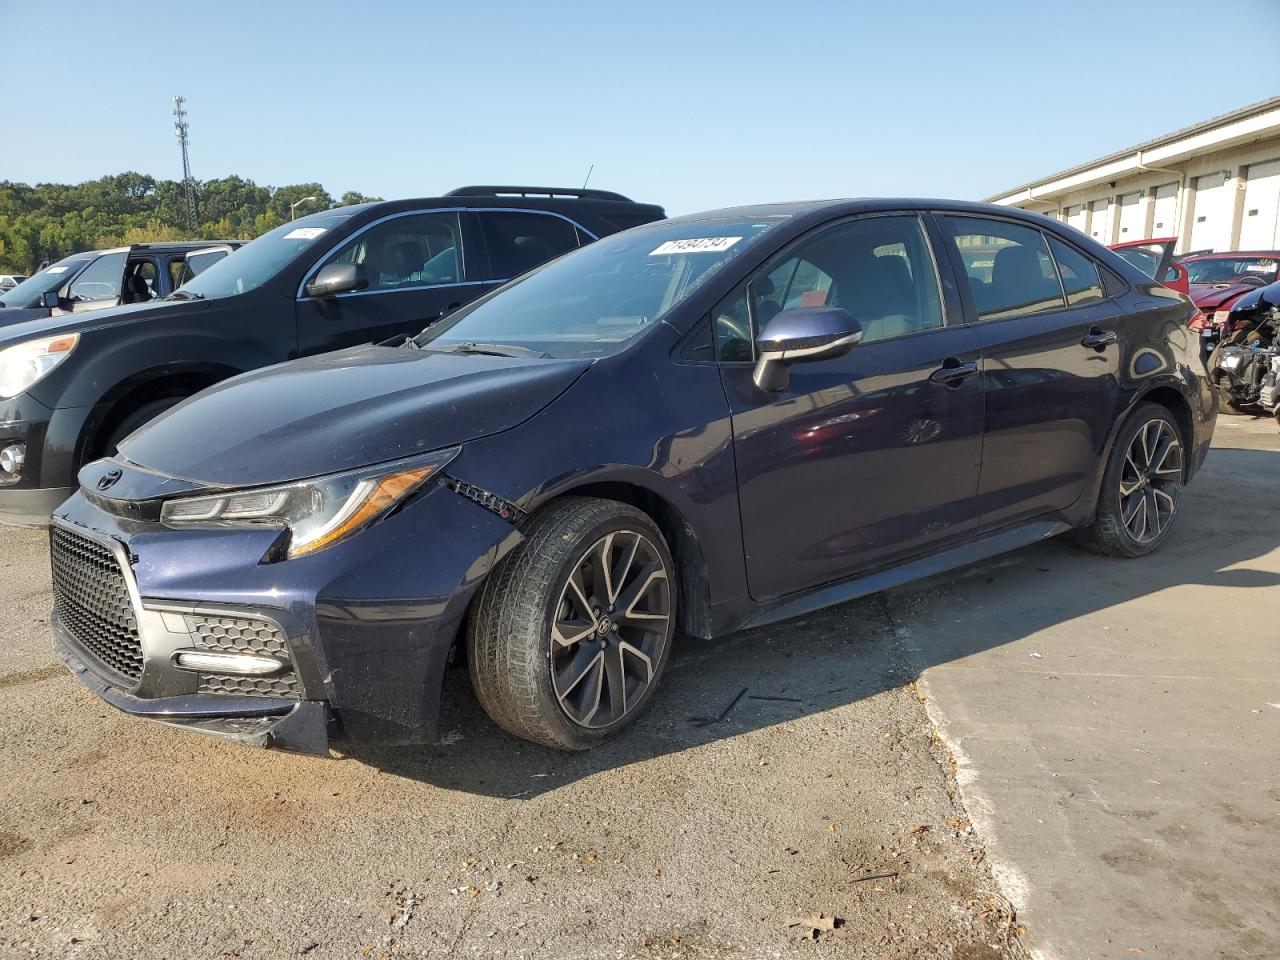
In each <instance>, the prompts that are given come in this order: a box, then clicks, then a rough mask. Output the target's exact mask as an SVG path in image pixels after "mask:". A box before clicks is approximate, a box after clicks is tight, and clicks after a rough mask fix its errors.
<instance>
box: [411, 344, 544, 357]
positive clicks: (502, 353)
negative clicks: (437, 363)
mask: <svg viewBox="0 0 1280 960" xmlns="http://www.w3.org/2000/svg"><path fill="white" fill-rule="evenodd" d="M419 349H422V350H435V351H436V352H438V353H474V354H482V355H483V356H486V357H534V358H536V359H538V360H545V359H547V358H548V357H550V356H551V354H549V353H542V352H541V351H538V350H530V349H529V348H528V347H521V346H517V345H516V344H514V343H472V342H467V343H441V344H436V343H432V342H430V341H428V342H427V343H426V344H419Z"/></svg>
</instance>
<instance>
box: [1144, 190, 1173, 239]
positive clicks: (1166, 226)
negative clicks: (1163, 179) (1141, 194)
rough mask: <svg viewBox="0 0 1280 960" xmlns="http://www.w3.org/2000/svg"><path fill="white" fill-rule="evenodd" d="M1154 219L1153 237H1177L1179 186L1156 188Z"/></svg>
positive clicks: (1152, 225)
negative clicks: (1176, 218)
mask: <svg viewBox="0 0 1280 960" xmlns="http://www.w3.org/2000/svg"><path fill="white" fill-rule="evenodd" d="M1152 214H1153V217H1152V219H1151V236H1153V237H1176V236H1177V235H1178V224H1177V223H1176V222H1175V220H1174V218H1175V217H1176V216H1177V215H1178V185H1177V184H1176V183H1166V184H1165V185H1164V186H1163V187H1156V198H1155V204H1154V209H1153V210H1152Z"/></svg>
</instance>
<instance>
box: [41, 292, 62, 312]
mask: <svg viewBox="0 0 1280 960" xmlns="http://www.w3.org/2000/svg"><path fill="white" fill-rule="evenodd" d="M40 306H42V307H47V308H48V309H50V310H56V309H58V307H60V306H62V298H61V297H60V296H58V291H57V290H46V291H45V292H44V293H42V294H40Z"/></svg>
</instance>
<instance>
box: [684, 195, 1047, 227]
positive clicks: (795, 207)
mask: <svg viewBox="0 0 1280 960" xmlns="http://www.w3.org/2000/svg"><path fill="white" fill-rule="evenodd" d="M882 210H941V211H943V212H947V213H973V214H985V215H987V216H993V217H1005V218H1008V219H1015V220H1031V221H1033V222H1041V223H1043V222H1048V223H1058V221H1056V220H1051V219H1049V218H1048V217H1045V216H1043V215H1042V214H1039V213H1035V212H1034V211H1030V210H1021V209H1019V208H1017V207H1004V206H997V205H995V204H992V203H975V202H972V201H968V200H944V199H939V198H929V197H851V198H848V199H834V200H795V201H789V202H784V203H764V204H752V205H749V206H743V207H724V208H722V209H719V210H706V211H703V212H700V213H689V214H681V215H680V216H676V217H671V218H670V219H669V220H668V221H667V222H668V223H670V222H671V221H672V220H674V221H676V222H680V221H696V220H709V219H717V218H721V217H742V218H750V217H767V216H775V217H776V216H785V217H799V216H807V215H810V214H817V215H823V216H831V215H833V214H834V215H836V216H839V215H841V214H846V213H847V214H855V213H876V212H879V211H882Z"/></svg>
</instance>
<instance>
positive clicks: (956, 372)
mask: <svg viewBox="0 0 1280 960" xmlns="http://www.w3.org/2000/svg"><path fill="white" fill-rule="evenodd" d="M977 372H978V365H977V364H976V363H974V362H973V361H970V362H968V363H961V362H960V361H959V360H957V359H956V358H955V357H947V359H945V360H943V361H942V366H941V367H939V368H938V369H937V370H935V371H933V373H931V374H929V379H930V380H932V381H933V382H934V383H945V384H946V385H947V386H948V387H958V386H960V383H961V381H963V380H967V379H968V378H969V377H972V376H973V375H974V374H975V373H977Z"/></svg>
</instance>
